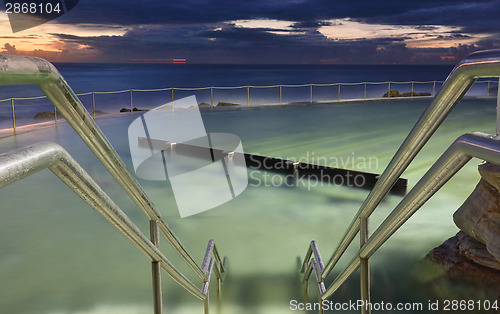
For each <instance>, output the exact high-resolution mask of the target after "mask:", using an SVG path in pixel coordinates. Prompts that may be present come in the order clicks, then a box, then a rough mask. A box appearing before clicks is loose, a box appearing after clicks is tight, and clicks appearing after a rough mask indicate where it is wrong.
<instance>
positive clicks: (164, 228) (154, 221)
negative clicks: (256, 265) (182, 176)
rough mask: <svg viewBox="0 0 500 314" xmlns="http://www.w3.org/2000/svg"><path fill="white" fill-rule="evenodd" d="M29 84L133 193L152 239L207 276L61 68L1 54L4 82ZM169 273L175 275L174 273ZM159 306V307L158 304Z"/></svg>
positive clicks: (218, 264) (1, 79) (0, 72)
mask: <svg viewBox="0 0 500 314" xmlns="http://www.w3.org/2000/svg"><path fill="white" fill-rule="evenodd" d="M28 84H34V85H37V86H38V87H39V88H40V89H41V90H42V92H43V93H44V94H45V95H46V96H47V98H48V99H49V100H50V101H51V102H52V103H53V104H54V106H55V107H56V108H57V110H58V111H59V112H60V113H61V115H62V116H63V117H64V118H65V119H66V121H67V122H68V123H69V124H70V125H71V126H72V127H73V129H74V130H75V131H76V133H77V134H78V135H79V136H80V137H81V138H82V140H83V141H84V142H85V144H86V145H87V146H88V147H89V148H90V150H91V151H92V152H93V153H94V155H95V156H96V157H97V158H98V159H99V160H100V161H101V162H102V164H103V165H104V166H105V167H106V168H107V169H108V171H109V172H110V173H111V175H113V177H114V178H115V179H116V181H117V182H118V183H119V184H120V185H121V186H122V188H123V189H124V190H125V192H126V193H127V194H128V195H129V197H130V198H131V199H132V200H133V201H134V202H135V204H137V206H138V207H139V208H140V209H141V210H142V211H143V212H144V213H145V215H146V216H147V217H148V218H149V219H150V221H151V237H152V239H154V238H155V237H156V236H155V235H156V234H157V231H158V230H159V232H161V234H163V236H164V237H165V239H166V240H167V241H168V242H169V243H170V245H171V246H172V247H173V248H174V250H175V251H176V252H177V253H178V254H179V255H180V256H181V257H182V259H183V260H184V261H185V262H186V263H187V264H188V265H189V266H190V267H191V268H192V269H193V271H194V272H195V273H196V274H197V275H198V276H199V277H200V278H202V279H204V280H206V272H205V271H204V269H203V268H202V267H200V266H199V265H198V264H197V263H196V262H195V261H194V259H193V258H192V257H191V255H190V254H189V253H188V252H187V250H186V248H185V247H184V246H183V244H182V243H181V241H180V240H179V239H178V238H177V236H176V235H175V234H174V233H173V231H172V230H171V228H170V227H169V226H168V224H167V223H166V222H165V220H164V219H163V218H162V216H161V214H160V213H159V212H158V210H157V209H156V207H155V206H154V204H153V203H152V202H151V200H150V199H149V197H148V196H147V195H146V193H145V192H144V190H143V189H142V187H141V186H140V184H139V183H138V182H137V180H136V179H135V178H134V176H133V175H132V174H131V172H130V171H129V170H128V168H127V167H126V166H125V164H124V163H123V161H122V160H121V158H120V156H119V155H118V153H117V152H116V151H115V149H114V148H113V146H112V145H111V143H110V142H109V141H108V139H107V138H106V137H105V136H104V134H103V132H102V131H101V130H100V128H99V127H98V126H97V124H96V123H95V121H94V119H92V116H91V115H90V114H89V113H88V112H87V110H86V109H85V107H84V106H83V105H82V103H81V102H80V100H79V99H78V97H77V96H76V95H75V93H74V92H73V90H72V89H71V88H70V87H69V85H68V83H66V81H65V80H64V78H63V77H62V76H61V74H59V72H58V71H57V69H56V68H55V67H54V66H53V65H52V64H51V63H50V62H48V61H46V60H44V59H41V58H36V57H24V56H11V55H1V54H0V85H28ZM157 229H158V230H157ZM155 242H157V241H155ZM214 258H216V260H215V265H216V267H217V268H218V269H219V270H218V271H219V272H220V273H224V266H223V263H222V262H221V260H220V258H219V257H218V254H217V255H216V256H214ZM160 264H161V265H160ZM160 264H156V266H155V263H154V262H153V276H154V278H153V283H157V282H161V278H160V277H159V272H158V267H159V266H161V267H162V268H163V263H160ZM155 269H156V270H155ZM167 273H168V272H167ZM169 275H171V276H172V274H170V273H169ZM174 279H175V278H174ZM155 289H161V285H160V284H155ZM188 290H189V289H188ZM189 291H190V292H191V293H193V294H194V295H195V296H197V297H200V296H201V295H202V294H200V293H199V291H196V290H189ZM160 293H161V290H160ZM155 295H159V293H158V292H155ZM160 299H161V298H160ZM158 302H159V301H158ZM155 308H156V309H157V310H159V307H158V306H156V307H155ZM158 313H161V312H158Z"/></svg>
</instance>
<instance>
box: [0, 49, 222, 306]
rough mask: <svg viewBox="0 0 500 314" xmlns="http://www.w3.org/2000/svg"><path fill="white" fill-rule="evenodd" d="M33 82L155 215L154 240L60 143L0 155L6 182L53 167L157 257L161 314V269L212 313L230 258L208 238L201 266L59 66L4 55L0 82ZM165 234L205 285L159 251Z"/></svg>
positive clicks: (154, 265)
mask: <svg viewBox="0 0 500 314" xmlns="http://www.w3.org/2000/svg"><path fill="white" fill-rule="evenodd" d="M28 84H34V85H37V86H38V87H39V88H40V89H41V90H42V92H43V93H44V94H45V95H46V96H47V98H48V99H49V100H50V101H51V102H52V103H53V104H54V106H55V107H56V108H57V110H58V111H59V113H61V114H62V116H63V117H64V118H65V119H66V121H67V122H68V123H69V124H70V125H71V127H73V129H74V130H75V131H76V133H77V134H78V135H79V136H80V137H81V138H82V140H83V141H84V142H85V144H86V145H87V146H88V147H89V148H90V150H91V151H92V152H93V153H94V155H95V156H96V157H97V158H98V159H99V160H100V161H101V162H102V164H103V165H104V166H105V167H106V169H108V171H109V172H110V173H111V175H113V177H114V178H115V180H116V181H117V182H118V183H119V184H120V185H121V186H122V188H123V189H124V190H125V192H126V193H127V194H128V195H129V197H130V198H131V199H132V200H133V201H134V203H135V204H136V205H137V206H138V207H139V208H140V209H141V210H142V211H143V212H144V214H145V215H146V216H147V217H148V219H149V220H150V239H148V238H147V237H146V236H145V235H144V234H143V233H142V232H141V231H140V230H139V228H137V226H136V225H135V224H134V223H133V222H132V221H131V220H130V219H129V218H128V217H127V216H126V215H125V213H123V212H122V211H121V210H120V209H119V208H118V206H117V205H116V204H115V203H113V201H112V200H111V199H110V198H109V197H108V196H107V195H106V194H105V192H104V191H103V190H102V189H101V188H100V187H99V186H98V185H97V184H96V183H95V182H94V181H93V180H92V178H90V176H89V175H88V174H87V173H86V172H85V171H84V170H83V169H82V168H81V167H80V166H79V165H78V164H77V163H76V161H74V159H73V158H72V157H71V156H70V155H69V154H68V153H67V152H66V151H65V150H64V149H63V148H62V147H60V146H59V145H57V144H53V143H43V144H39V145H36V146H33V147H29V148H26V149H23V150H20V151H16V152H13V153H10V154H2V155H0V179H1V183H0V187H3V186H5V185H7V184H10V183H12V182H15V181H17V180H20V179H22V178H24V177H26V176H28V175H31V174H32V173H35V172H37V171H40V170H42V169H44V168H49V169H50V170H51V171H52V172H54V174H56V175H57V176H58V177H59V178H60V179H61V180H62V181H64V183H66V184H67V185H68V186H69V187H70V188H71V189H72V190H73V191H74V192H75V193H76V194H78V195H79V196H80V197H81V198H83V199H84V200H85V202H87V204H89V205H90V206H91V207H92V208H94V210H96V211H97V212H98V213H99V214H100V215H101V216H102V217H103V218H104V219H106V220H107V221H108V222H109V223H110V224H111V225H113V226H114V227H115V228H116V229H117V230H118V231H119V232H120V233H121V234H122V235H124V236H125V237H126V238H127V239H128V240H129V241H130V242H131V243H132V244H133V245H134V246H136V247H137V248H138V249H139V250H140V251H141V252H143V253H144V254H145V255H146V256H147V257H148V258H149V259H150V260H151V262H152V274H153V301H154V313H155V314H160V313H162V311H163V302H162V291H161V269H163V270H164V271H165V272H166V273H167V274H168V275H169V276H170V277H171V278H172V279H174V280H175V281H176V282H177V283H178V284H179V285H180V286H182V287H183V288H184V289H185V290H187V291H189V292H190V293H191V294H192V295H194V296H195V297H197V298H198V299H200V300H203V301H204V308H205V313H206V314H208V313H209V285H210V279H211V275H212V272H214V273H215V275H216V277H217V295H218V296H219V297H220V293H221V285H222V281H223V279H224V274H225V266H224V265H225V263H224V262H223V261H222V260H221V258H220V256H219V253H218V251H217V247H216V246H215V243H214V241H213V240H210V241H209V242H208V246H207V249H206V252H205V257H204V259H203V263H202V265H201V266H200V265H198V264H197V263H196V262H195V261H194V259H193V258H192V257H191V255H190V254H189V253H188V252H187V250H186V248H185V247H184V246H183V245H182V243H181V242H180V240H179V239H178V238H177V236H176V235H175V234H174V233H173V231H172V229H171V228H170V227H169V226H168V224H167V223H166V222H165V220H164V219H163V218H162V216H161V214H160V213H159V212H158V210H157V209H156V208H155V206H154V204H153V203H152V202H151V200H150V199H149V197H148V196H147V195H146V193H145V192H144V190H143V189H142V187H141V186H140V184H139V183H138V182H137V180H136V179H135V178H134V176H133V175H132V174H131V172H130V171H129V170H128V168H127V166H125V164H124V162H123V161H122V159H121V158H120V156H119V155H118V153H117V152H116V151H115V149H114V148H113V147H112V146H111V143H110V142H109V141H108V139H107V138H106V137H105V136H104V134H103V133H102V131H101V130H100V129H99V127H98V126H97V124H96V123H95V121H94V119H92V116H91V115H90V114H89V113H88V112H87V110H86V109H85V107H84V106H83V105H82V103H81V102H80V100H79V99H78V97H77V96H76V95H75V93H74V92H73V90H71V88H70V87H69V85H68V83H66V81H65V80H64V78H63V77H62V76H61V74H59V72H58V71H57V69H56V68H55V67H54V65H52V64H51V63H50V62H48V61H46V60H44V59H41V58H36V57H24V56H11V55H1V54H0V85H28ZM160 234H162V235H163V236H164V237H165V239H166V240H167V241H168V242H169V244H170V245H171V246H172V248H173V249H174V250H175V251H176V252H177V253H178V254H179V255H180V256H181V258H182V259H183V260H184V262H185V263H186V264H187V265H189V267H190V268H191V269H192V270H193V271H194V273H195V274H196V275H197V276H198V277H199V278H200V279H202V283H201V287H200V288H199V287H198V286H197V285H195V284H193V283H192V282H191V281H190V280H189V279H188V278H187V277H185V276H184V274H182V273H181V272H180V271H179V270H177V269H176V268H175V267H174V266H173V265H172V264H171V263H170V261H169V260H168V259H167V258H166V257H165V256H164V255H163V253H161V251H160V250H159V238H160Z"/></svg>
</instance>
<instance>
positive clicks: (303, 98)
mask: <svg viewBox="0 0 500 314" xmlns="http://www.w3.org/2000/svg"><path fill="white" fill-rule="evenodd" d="M55 65H56V67H57V68H58V70H59V71H60V73H61V74H62V75H63V77H64V78H65V79H66V81H67V82H68V83H69V85H70V86H71V88H72V89H73V90H74V91H75V92H76V93H77V94H78V93H87V92H110V91H125V92H123V93H118V94H96V95H94V101H95V107H96V110H100V111H103V112H107V113H116V112H118V111H119V110H120V109H121V108H130V94H129V93H128V92H126V91H127V90H130V89H141V90H144V89H147V90H150V89H161V88H171V87H176V88H203V87H210V86H215V87H237V86H248V85H250V86H269V85H300V84H332V83H358V82H386V81H398V82H410V81H438V82H439V81H444V80H445V78H446V76H447V75H448V74H449V72H450V71H451V70H452V68H453V67H452V66H449V65H423V66H415V65H193V64H102V63H94V64H92V63H89V64H87V63H85V64H84V63H60V64H55ZM438 87H439V83H437V87H436V88H438ZM419 88H420V91H426V92H432V89H433V86H432V83H426V84H415V91H419ZM391 89H399V90H400V91H402V90H404V91H410V89H411V84H410V83H406V84H403V85H401V84H399V85H398V84H393V85H392V87H391ZM387 90H388V84H373V85H368V87H367V90H366V97H369V98H370V97H381V96H382V95H383V94H384V93H386V92H387ZM484 90H485V88H483V90H482V92H484ZM338 92H339V91H338V87H337V86H329V87H328V86H327V87H321V86H319V87H314V93H313V95H312V97H310V96H311V95H310V94H311V91H310V89H309V87H307V86H305V87H294V88H286V87H284V88H283V90H282V97H281V99H280V96H279V95H280V92H279V88H267V89H264V88H252V89H250V90H249V91H248V95H247V90H246V89H245V88H240V89H233V90H220V89H218V90H215V91H214V92H213V94H212V95H210V90H208V89H206V90H200V91H181V90H176V91H175V95H174V96H175V99H178V98H182V97H186V96H191V95H195V96H196V97H197V98H198V102H199V103H202V102H204V103H209V104H212V105H216V104H217V103H218V102H232V103H237V104H240V105H242V106H245V105H265V104H277V103H280V100H281V102H282V103H289V102H307V101H310V99H313V101H330V100H339V99H349V98H363V97H364V93H365V92H364V91H363V85H358V86H348V85H345V86H342V90H341V95H340V96H339V95H338ZM36 96H43V94H42V93H41V91H40V90H39V89H38V88H37V87H36V86H0V100H2V99H9V98H12V97H15V98H16V97H17V98H25V97H36ZM80 100H81V101H82V102H83V104H84V105H85V106H86V108H87V109H88V110H89V111H92V110H93V109H92V107H93V103H92V96H91V95H86V96H81V97H80ZM171 100H172V95H171V91H168V90H167V91H162V92H134V95H133V106H135V107H138V108H141V109H142V108H153V107H156V106H159V105H162V104H165V103H167V102H169V101H171ZM14 103H15V104H14V105H15V117H16V125H17V126H19V125H25V124H31V123H34V122H36V121H34V120H33V117H34V116H35V115H36V114H37V113H38V112H43V111H51V110H53V107H52V105H51V104H50V103H49V102H48V101H47V100H46V99H36V100H31V99H30V100H22V99H15V101H14ZM11 126H12V108H11V102H10V101H9V100H7V101H4V102H0V128H8V127H11Z"/></svg>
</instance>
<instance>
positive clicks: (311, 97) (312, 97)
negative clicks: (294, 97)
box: [310, 84, 313, 104]
mask: <svg viewBox="0 0 500 314" xmlns="http://www.w3.org/2000/svg"><path fill="white" fill-rule="evenodd" d="M310 89H311V104H312V103H313V84H311V88H310Z"/></svg>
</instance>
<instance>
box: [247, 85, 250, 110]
mask: <svg viewBox="0 0 500 314" xmlns="http://www.w3.org/2000/svg"><path fill="white" fill-rule="evenodd" d="M247 107H250V86H247Z"/></svg>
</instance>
